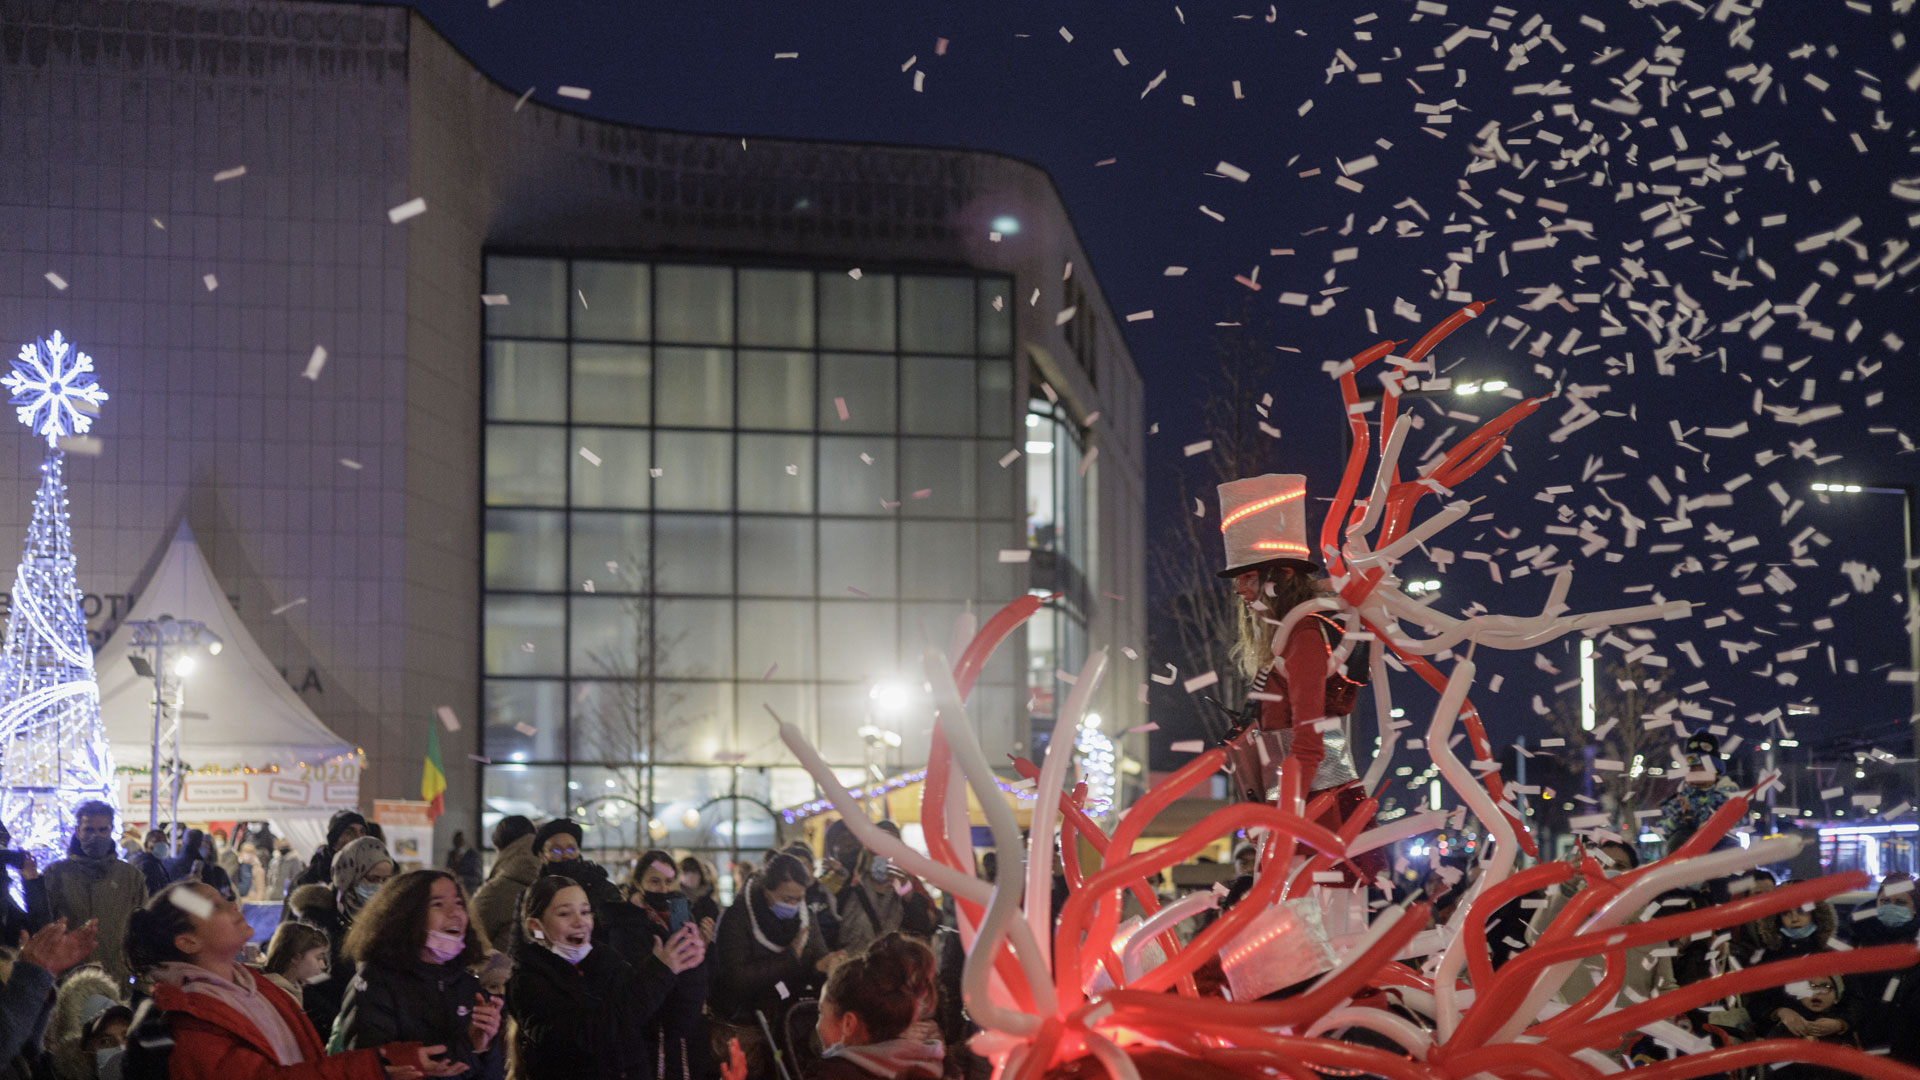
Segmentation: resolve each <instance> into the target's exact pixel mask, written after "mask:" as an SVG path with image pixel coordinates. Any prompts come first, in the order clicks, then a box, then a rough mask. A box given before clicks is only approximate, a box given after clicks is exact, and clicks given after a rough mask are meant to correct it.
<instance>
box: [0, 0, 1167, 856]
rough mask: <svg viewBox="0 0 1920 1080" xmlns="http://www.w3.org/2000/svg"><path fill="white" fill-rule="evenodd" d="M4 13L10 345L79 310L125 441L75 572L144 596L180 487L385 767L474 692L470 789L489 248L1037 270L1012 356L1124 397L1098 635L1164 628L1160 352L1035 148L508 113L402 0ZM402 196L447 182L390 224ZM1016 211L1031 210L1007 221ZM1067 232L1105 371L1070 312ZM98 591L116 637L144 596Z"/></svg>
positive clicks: (1088, 410) (1106, 475)
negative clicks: (1152, 471) (1148, 530)
mask: <svg viewBox="0 0 1920 1080" xmlns="http://www.w3.org/2000/svg"><path fill="white" fill-rule="evenodd" d="M0 18H3V19H4V34H0V160H5V161H8V162H9V163H10V167H9V168H8V169H6V170H4V171H0V339H4V340H5V341H6V342H9V343H12V342H20V341H25V340H27V339H28V338H29V337H30V336H31V335H32V334H35V333H47V332H50V331H51V330H52V329H54V328H56V327H58V328H61V329H63V330H64V331H65V332H66V333H67V334H68V336H69V337H71V338H72V339H74V340H75V341H76V342H78V343H79V345H80V347H82V348H84V349H86V350H87V351H89V352H90V353H92V354H93V355H94V356H95V358H96V360H97V362H98V365H99V367H100V369H101V372H102V382H103V385H105V386H106V388H107V389H108V391H109V393H110V394H112V395H113V397H112V400H111V401H109V403H108V404H107V407H106V410H105V413H104V416H103V418H102V420H101V422H100V425H99V428H98V431H99V434H100V436H101V437H102V439H103V440H104V442H105V451H104V453H103V454H102V455H101V456H100V457H98V458H76V459H74V460H72V461H70V463H69V481H70V483H71V485H72V489H73V510H74V523H75V543H76V547H77V548H78V552H79V557H80V572H81V582H82V586H83V588H85V589H86V590H87V591H88V592H89V593H92V594H96V595H98V596H100V597H102V598H111V597H113V596H116V595H125V594H128V593H130V592H132V591H133V590H134V589H135V588H136V587H137V585H138V583H139V581H140V579H141V578H142V576H143V575H144V573H145V572H146V571H147V570H148V569H149V568H150V564H151V563H152V561H153V560H155V559H156V558H157V556H158V554H159V552H160V550H161V549H162V546H163V541H164V539H165V538H166V537H167V536H169V535H170V534H171V529H172V528H173V524H174V523H175V522H176V521H178V520H179V519H180V518H181V517H182V516H183V515H184V516H185V517H186V518H187V519H188V520H189V521H190V522H191V523H192V525H193V527H194V530H195V532H196V534H197V535H198V536H199V537H200V540H201V543H202V546H203V550H205V551H206V552H207V554H208V557H209V559H210V560H211V562H212V564H213V567H214V570H215V572H216V573H217V574H219V575H220V577H221V580H222V581H223V582H224V583H225V584H226V586H227V588H228V589H229V591H231V592H232V593H234V594H235V596H236V598H237V599H238V601H239V604H238V607H239V611H240V613H241V616H242V618H243V619H245V620H246V622H247V624H248V627H249V629H250V630H251V631H252V632H253V633H254V635H255V636H256V637H257V638H258V639H259V640H260V642H261V644H262V646H263V647H264V648H265V650H266V651H267V653H268V655H269V656H272V657H274V658H276V659H277V660H279V661H280V662H281V663H282V664H284V665H285V666H286V667H287V669H288V672H289V675H290V678H291V679H292V681H293V682H294V684H295V685H296V686H302V685H303V684H304V686H305V689H304V691H303V697H304V698H305V699H306V700H307V701H308V703H309V704H310V705H312V706H313V708H314V709H315V711H316V712H317V713H318V714H319V715H320V716H321V718H322V719H324V720H325V721H326V722H327V723H328V724H330V725H331V726H333V727H334V728H335V730H337V731H339V732H340V733H341V734H342V735H343V736H345V737H346V738H348V739H349V740H352V741H354V742H356V743H357V744H359V745H361V746H364V747H365V748H366V751H367V754H368V757H369V759H370V772H369V774H368V776H367V778H366V779H365V782H364V783H363V796H364V797H368V798H370V797H372V796H374V795H381V796H403V797H405V796H412V795H413V794H414V793H415V791H416V790H417V787H416V785H417V778H418V775H419V763H420V756H421V752H422V749H423V747H424V740H425V736H426V727H425V725H426V723H427V722H428V720H429V718H430V717H431V715H432V711H433V709H434V708H435V707H436V706H438V705H443V704H445V705H452V706H453V707H454V708H455V710H456V711H457V712H458V713H459V715H460V716H461V717H462V718H463V719H464V720H466V721H467V723H465V724H464V725H463V730H462V731H461V732H458V733H445V734H443V738H442V746H443V751H444V754H445V757H446V759H447V772H448V774H449V778H450V781H451V783H452V785H453V787H452V790H450V792H449V798H448V802H449V809H450V810H452V811H454V812H455V813H454V816H453V818H452V819H451V820H454V821H459V822H462V823H464V822H467V821H470V820H472V818H471V812H472V808H473V806H474V798H475V793H474V791H473V779H474V773H473V770H472V769H471V768H469V767H467V764H466V761H465V759H466V757H467V755H468V754H470V753H471V752H472V751H473V749H474V745H475V744H474V742H473V736H474V732H475V730H476V729H477V727H478V717H477V715H476V713H477V711H478V709H479V689H478V629H479V616H478V592H479V585H478V576H479V575H478V558H479V554H478V547H479V535H480V526H479V487H480V485H479V468H480V460H479V453H478V446H479V441H478V440H479V419H480V406H479V400H480V394H481V392H482V387H481V378H480V370H481V368H480V352H481V350H480V313H479V292H480V280H481V265H482V263H481V260H482V255H483V252H484V251H485V250H487V249H489V248H513V247H538V248H541V249H546V250H560V251H570V252H574V253H587V252H604V253H618V254H632V255H647V254H672V253H707V254H712V255H715V256H717V257H726V256H730V255H758V256H769V255H771V256H783V255H786V256H796V257H805V258H807V259H810V260H828V259H841V260H845V261H846V262H847V263H848V265H849V266H857V265H860V263H861V262H862V261H868V260H871V261H875V262H885V263H890V264H895V265H901V266H928V267H941V266H947V267H957V266H969V267H975V268H980V269H986V270H993V271H998V272H1005V273H1011V274H1012V275H1014V277H1015V279H1016V285H1017V287H1016V289H1015V290H1014V291H1015V293H1016V294H1017V300H1018V303H1017V311H1018V312H1019V319H1018V323H1017V334H1018V340H1019V343H1020V347H1019V348H1018V349H1017V354H1018V356H1019V362H1020V364H1021V365H1022V366H1023V369H1024V366H1025V365H1027V364H1029V363H1031V362H1032V361H1031V360H1030V359H1029V358H1030V357H1031V356H1033V355H1036V354H1037V353H1044V354H1046V355H1050V356H1052V357H1056V358H1060V364H1058V365H1056V367H1057V370H1055V371H1052V372H1049V373H1047V374H1046V377H1047V378H1048V381H1049V382H1050V383H1052V384H1054V385H1056V387H1057V389H1058V390H1060V391H1061V393H1062V394H1063V396H1064V397H1065V398H1066V399H1067V400H1068V401H1070V402H1071V403H1072V405H1073V407H1074V409H1075V410H1076V411H1077V415H1078V416H1079V417H1081V418H1082V419H1084V418H1085V417H1086V416H1087V415H1089V414H1092V413H1096V412H1097V413H1098V414H1099V419H1098V420H1097V422H1096V423H1095V424H1094V425H1093V433H1094V434H1093V442H1092V443H1091V445H1094V446H1097V447H1098V448H1099V451H1100V454H1099V458H1098V462H1097V472H1096V473H1094V475H1095V477H1096V481H1097V484H1098V495H1097V505H1098V507H1099V511H1100V515H1101V520H1100V524H1099V529H1098V532H1099V535H1100V538H1101V539H1100V545H1099V547H1100V553H1099V558H1098V576H1099V579H1098V580H1097V581H1094V582H1091V583H1090V584H1091V587H1092V589H1093V591H1094V593H1095V594H1096V596H1097V597H1098V598H1099V602H1098V603H1097V605H1096V606H1095V610H1094V626H1093V630H1092V638H1093V640H1094V641H1095V642H1096V643H1107V642H1110V643H1113V644H1116V645H1118V644H1131V645H1133V646H1134V647H1135V648H1136V649H1139V648H1142V647H1144V643H1145V617H1144V591H1145V589H1144V557H1143V553H1142V551H1141V545H1142V542H1143V536H1144V498H1143V490H1142V489H1143V486H1144V475H1143V467H1142V441H1143V439H1144V427H1145V422H1144V419H1143V417H1142V413H1141V402H1140V394H1141V390H1140V382H1139V377H1138V374H1137V373H1136V371H1135V369H1134V367H1133V364H1132V360H1131V358H1130V357H1129V356H1128V354H1127V352H1126V350H1125V347H1124V344H1123V342H1122V341H1121V339H1120V336H1119V333H1118V329H1117V321H1116V319H1115V316H1114V314H1113V313H1112V312H1111V311H1110V310H1109V309H1108V308H1107V306H1106V303H1105V300H1104V298H1103V297H1102V296H1101V294H1100V291H1099V288H1098V285H1097V282H1096V281H1094V279H1093V276H1092V274H1091V270H1090V268H1089V266H1088V264H1087V260H1086V256H1085V253H1084V252H1083V251H1082V250H1081V248H1080V245H1079V243H1078V240H1077V238H1076V237H1075V236H1074V234H1073V230H1072V227H1071V223H1070V221H1069V220H1068V218H1067V217H1066V215H1065V213H1064V210H1063V208H1062V207H1061V205H1060V202H1059V197H1058V195H1057V193H1056V192H1055V191H1054V189H1053V187H1052V185H1051V183H1050V182H1049V180H1048V179H1047V177H1046V176H1045V174H1044V173H1042V172H1041V171H1040V170H1038V169H1036V168H1034V167H1032V166H1029V165H1026V164H1024V163H1020V162H1015V161H1011V160H1008V159H1006V158H1002V157H997V156H993V155H988V154H979V153H967V152H957V151H944V150H928V149H916V148H903V147H882V146H848V145H839V144H826V143H809V142H801V141H763V140H749V141H748V142H747V143H746V144H745V146H744V147H743V146H742V143H741V141H740V140H739V139H738V138H737V137H730V136H724V135H715V136H705V135H686V134H679V133H671V132H660V131H649V130H641V129H636V128H628V127H622V126H618V125H612V124H607V123H602V122H598V121H594V120H589V119H586V118H582V117H578V116H573V115H570V114H567V113H563V112H560V111H557V110H554V109H550V108H547V107H543V106H540V105H537V104H532V103H528V104H526V105H525V106H524V107H522V108H519V109H518V110H516V109H515V101H516V97H517V95H515V94H513V93H511V92H509V91H507V90H506V89H504V88H502V87H499V86H497V85H495V84H494V83H492V82H491V81H489V80H487V79H486V78H484V77H483V76H481V75H479V74H478V73H477V72H475V71H474V70H473V68H472V66H471V65H470V64H468V63H467V61H466V60H465V59H464V58H463V57H461V56H460V55H459V54H458V53H457V52H456V51H455V50H454V49H453V48H452V47H451V46H450V45H448V43H447V42H446V41H445V40H444V39H443V38H441V37H440V36H439V35H438V34H437V33H435V32H434V31H433V30H432V29H431V27H429V26H428V25H427V24H426V23H425V22H424V21H423V20H421V19H420V18H418V17H417V16H412V15H410V14H408V13H406V12H404V11H399V10H396V9H389V8H380V7H367V6H358V5H352V6H349V5H330V4H323V3H280V4H271V5H269V4H260V3H252V2H247V0H190V2H184V0H183V2H178V3H159V2H156V3H144V4H113V3H101V4H95V5H86V4H74V5H65V4H61V5H47V4H40V3H29V2H28V0H0ZM243 165H244V166H245V167H246V170H247V171H246V174H245V176H243V177H239V178H237V179H233V180H227V181H224V182H219V183H216V182H215V181H214V175H215V174H216V173H218V172H220V171H222V170H226V169H231V168H235V167H239V166H243ZM414 197H424V198H426V200H427V204H428V211H427V213H426V214H425V215H423V216H421V217H418V218H415V219H413V220H412V221H410V222H407V223H404V224H401V225H392V224H389V223H388V221H387V218H386V211H387V209H388V208H390V207H393V206H396V205H399V204H400V203H402V202H405V201H406V200H408V199H410V198H414ZM1000 215H1011V216H1014V217H1015V218H1017V219H1018V220H1020V221H1021V223H1022V226H1023V227H1022V230H1021V232H1020V233H1019V234H1017V235H1013V236H1009V237H1006V238H1004V239H1003V240H1002V241H1001V242H999V243H993V242H991V241H990V240H989V238H988V231H989V226H988V222H990V221H991V220H992V219H994V218H995V217H998V216H1000ZM1068 262H1072V263H1073V264H1074V273H1073V278H1072V282H1073V288H1074V289H1075V290H1078V292H1077V293H1076V294H1075V295H1077V297H1078V300H1079V304H1080V306H1082V307H1084V308H1086V309H1087V310H1088V312H1089V315H1090V319H1091V321H1090V325H1091V326H1092V328H1093V344H1092V347H1091V349H1090V351H1089V350H1088V349H1086V348H1084V347H1083V348H1082V350H1081V355H1083V356H1086V357H1088V358H1089V360H1090V363H1091V365H1092V366H1091V368H1090V369H1089V368H1087V367H1083V366H1081V363H1080V362H1079V361H1078V360H1077V359H1076V352H1075V348H1074V346H1073V344H1071V343H1070V342H1069V341H1068V340H1067V338H1066V331H1065V330H1064V329H1063V328H1062V327H1061V326H1059V325H1057V324H1056V320H1055V316H1056V315H1057V314H1058V312H1059V311H1060V310H1061V309H1062V308H1063V307H1064V306H1066V304H1067V299H1068V296H1069V288H1068V283H1065V282H1063V281H1062V274H1063V270H1064V267H1065V266H1066V264H1067V263H1068ZM49 271H51V272H54V273H56V274H58V275H59V276H60V277H61V278H62V279H63V280H64V281H65V282H66V283H67V287H66V288H65V289H64V290H62V289H57V288H55V287H54V286H53V285H52V284H51V283H50V282H49V281H48V279H47V278H46V277H45V276H44V275H45V274H46V273H47V272H49ZM205 274H213V275H215V277H216V279H217V282H218V287H217V288H216V289H213V290H212V291H209V290H208V289H207V288H206V286H205V284H204V283H203V281H202V276H203V275H205ZM1035 289H1038V290H1039V292H1040V298H1039V300H1038V302H1037V303H1034V304H1031V305H1029V304H1028V303H1027V299H1028V297H1029V296H1030V295H1031V294H1032V293H1033V292H1034V290H1035ZM316 344H317V345H322V346H324V347H325V348H326V349H327V351H328V354H329V357H330V359H329V361H328V363H327V366H326V369H325V371H324V372H323V373H322V374H321V376H320V378H319V379H318V380H315V381H309V380H306V379H304V378H301V377H300V374H301V371H302V369H303V368H304V367H305V366H306V363H307V358H308V355H309V354H310V353H311V352H312V350H313V347H314V346H315V345H316ZM9 347H11V345H9ZM1028 374H1029V373H1028V372H1027V371H1025V370H1021V371H1020V372H1019V374H1018V375H1017V376H1016V378H1017V381H1016V393H1019V392H1020V390H1019V389H1018V388H1019V387H1021V386H1022V384H1023V382H1024V381H1025V379H1026V378H1027V376H1028ZM35 446H36V444H35V443H34V441H33V440H32V438H31V437H30V436H29V435H28V434H27V433H26V432H25V431H20V432H18V433H17V434H16V435H15V436H13V437H10V438H4V439H0V530H4V528H5V527H6V526H5V523H6V522H8V521H11V522H13V523H14V525H13V528H15V529H16V530H18V529H20V528H23V527H24V524H25V522H26V520H27V518H28V514H29V495H30V493H31V490H32V485H33V483H34V480H35V478H36V473H35V466H36V465H37V463H38V453H37V450H36V448H35ZM343 458H344V459H349V460H351V461H354V462H356V463H358V464H359V465H360V468H358V469H354V468H351V467H348V466H346V465H343V464H341V459H343ZM0 535H4V533H3V532H0ZM10 561H11V556H6V555H4V554H0V562H10ZM1100 594H1111V595H1112V596H1116V597H1123V598H1124V599H1117V600H1116V599H1109V598H1107V597H1106V596H1101V595H1100ZM296 600H304V602H303V603H300V604H298V605H297V606H294V607H292V608H289V609H287V610H285V611H284V612H282V613H281V614H279V615H273V614H270V613H271V612H272V611H273V610H274V609H276V608H279V607H281V606H282V605H285V604H288V603H291V602H294V601H296ZM99 608H100V610H99V614H98V616H97V617H96V618H95V619H94V621H93V623H92V625H93V626H94V628H95V629H97V630H100V631H102V632H104V631H105V630H108V629H110V628H111V626H112V625H113V624H114V622H116V621H117V619H118V618H119V616H120V615H121V614H123V613H124V604H121V605H119V606H118V607H116V605H115V603H114V601H113V600H111V599H102V600H101V601H100V602H99ZM1115 662H1116V667H1115V669H1114V673H1113V675H1112V676H1111V677H1110V682H1109V689H1108V692H1107V695H1106V696H1107V701H1106V702H1105V704H1104V707H1103V709H1102V711H1103V713H1104V714H1105V715H1108V716H1110V717H1113V716H1133V715H1136V714H1137V713H1138V711H1139V709H1140V707H1139V706H1137V705H1135V704H1134V686H1135V684H1137V683H1138V682H1139V681H1141V679H1142V677H1143V675H1142V672H1141V671H1140V668H1139V666H1138V665H1137V664H1134V663H1131V662H1128V661H1125V659H1124V658H1123V657H1121V656H1119V655H1118V654H1116V655H1115ZM310 671H311V674H310V673H309V672H310ZM1109 726H1110V728H1111V727H1112V725H1109Z"/></svg>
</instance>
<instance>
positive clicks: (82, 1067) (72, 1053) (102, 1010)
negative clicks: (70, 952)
mask: <svg viewBox="0 0 1920 1080" xmlns="http://www.w3.org/2000/svg"><path fill="white" fill-rule="evenodd" d="M123 991H124V986H121V985H115V984H114V980H113V978H112V976H110V975H108V974H107V973H106V972H104V971H102V970H100V969H99V968H97V967H93V966H92V965H88V966H86V967H80V968H75V969H74V970H73V971H71V972H69V973H68V974H67V976H66V978H64V979H61V980H60V989H59V990H58V991H56V992H55V994H54V996H53V1015H52V1016H51V1017H49V1018H48V1020H47V1030H46V1035H45V1036H44V1038H43V1039H42V1042H41V1045H42V1046H44V1047H45V1048H46V1059H47V1064H48V1065H50V1066H51V1067H52V1071H53V1075H54V1077H55V1078H56V1080H94V1078H95V1077H96V1076H98V1075H99V1073H98V1072H97V1071H96V1062H95V1058H94V1053H93V1051H94V1050H95V1049H96V1047H94V1046H88V1045H87V1043H88V1042H89V1041H90V1040H89V1038H88V1036H89V1034H94V1035H96V1036H98V1038H96V1039H94V1040H92V1041H95V1042H97V1043H98V1044H99V1045H100V1046H101V1047H114V1046H119V1045H120V1044H122V1043H124V1042H125V1041H126V1039H125V1038H124V1036H125V1031H126V1025H127V1023H128V1022H129V1021H131V1020H132V1019H133V1010H131V1009H129V1008H127V1005H126V1002H125V1001H123V1000H122V997H121V995H122V993H123ZM116 1020H117V1021H118V1022H119V1026H120V1033H121V1036H122V1037H121V1038H120V1039H119V1040H117V1041H116V1040H114V1039H111V1038H108V1037H106V1036H107V1034H108V1033H109V1031H110V1025H111V1024H113V1023H114V1022H115V1021H116Z"/></svg>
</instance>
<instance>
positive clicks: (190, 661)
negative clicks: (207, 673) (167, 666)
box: [173, 656, 199, 678]
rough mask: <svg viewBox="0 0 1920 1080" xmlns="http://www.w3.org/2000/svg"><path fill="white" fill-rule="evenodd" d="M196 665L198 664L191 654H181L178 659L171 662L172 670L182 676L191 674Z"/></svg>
mask: <svg viewBox="0 0 1920 1080" xmlns="http://www.w3.org/2000/svg"><path fill="white" fill-rule="evenodd" d="M198 666H199V664H198V662H196V661H195V660H194V658H193V657H191V656H183V657H181V658H180V659H178V660H175V661H174V662H173V670H174V672H175V673H176V674H178V675H180V676H181V677H182V678H185V677H186V676H188V675H191V674H193V669H194V668H196V667H198Z"/></svg>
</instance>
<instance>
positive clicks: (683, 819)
mask: <svg viewBox="0 0 1920 1080" xmlns="http://www.w3.org/2000/svg"><path fill="white" fill-rule="evenodd" d="M680 824H681V826H682V827H684V828H688V829H697V828H699V827H700V811H698V810H696V809H694V808H693V807H691V806H689V807H687V808H686V809H685V810H683V811H681V813H680Z"/></svg>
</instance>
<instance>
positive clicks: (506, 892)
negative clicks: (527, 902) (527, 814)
mask: <svg viewBox="0 0 1920 1080" xmlns="http://www.w3.org/2000/svg"><path fill="white" fill-rule="evenodd" d="M493 851H494V856H493V869H492V870H491V871H489V872H488V873H487V880H486V883H485V884H483V885H481V886H480V891H478V892H476V893H474V894H473V917H474V918H475V919H477V920H479V922H480V929H481V930H483V931H485V932H486V935H487V940H488V941H491V942H493V943H494V944H495V946H496V947H505V946H506V945H507V944H508V943H509V942H511V941H513V940H514V926H513V923H514V912H515V910H517V909H518V908H519V906H520V894H521V893H524V892H526V891H527V886H529V885H532V884H533V882H534V879H536V878H538V877H539V876H540V857H539V856H538V855H536V854H534V852H533V822H531V821H528V820H527V819H526V818H524V817H521V816H520V815H519V814H509V815H508V816H506V817H503V818H501V819H500V820H499V821H498V822H497V823H495V825H494V826H493Z"/></svg>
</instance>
